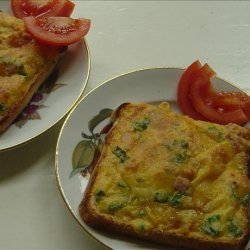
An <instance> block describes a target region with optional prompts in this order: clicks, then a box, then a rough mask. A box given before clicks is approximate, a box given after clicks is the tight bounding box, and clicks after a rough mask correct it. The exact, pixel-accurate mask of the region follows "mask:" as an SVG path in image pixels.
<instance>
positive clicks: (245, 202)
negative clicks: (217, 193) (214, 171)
mask: <svg viewBox="0 0 250 250" xmlns="http://www.w3.org/2000/svg"><path fill="white" fill-rule="evenodd" d="M231 190H232V195H233V197H234V199H235V200H236V201H237V202H239V203H240V204H242V205H243V206H248V205H249V203H250V193H247V194H246V195H244V196H243V197H241V196H240V195H239V194H238V193H237V192H236V188H235V186H232V188H231Z"/></svg>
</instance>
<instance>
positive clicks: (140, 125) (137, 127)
mask: <svg viewBox="0 0 250 250" xmlns="http://www.w3.org/2000/svg"><path fill="white" fill-rule="evenodd" d="M149 124H150V119H149V118H144V119H143V120H142V121H140V122H137V121H134V122H133V123H132V127H133V129H134V131H138V132H142V131H144V130H145V129H147V128H148V126H149Z"/></svg>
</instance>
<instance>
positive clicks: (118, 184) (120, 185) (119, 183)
mask: <svg viewBox="0 0 250 250" xmlns="http://www.w3.org/2000/svg"><path fill="white" fill-rule="evenodd" d="M117 186H118V187H120V188H126V187H127V186H126V184H124V183H123V182H118V183H117Z"/></svg>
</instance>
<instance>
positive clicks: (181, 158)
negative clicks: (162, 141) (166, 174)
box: [174, 153, 187, 163]
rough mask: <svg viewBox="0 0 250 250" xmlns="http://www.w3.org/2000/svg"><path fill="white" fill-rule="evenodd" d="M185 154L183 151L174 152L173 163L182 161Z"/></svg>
mask: <svg viewBox="0 0 250 250" xmlns="http://www.w3.org/2000/svg"><path fill="white" fill-rule="evenodd" d="M186 157H187V155H186V154H185V153H183V154H176V155H175V157H174V162H175V163H182V162H184V161H185V159H186Z"/></svg>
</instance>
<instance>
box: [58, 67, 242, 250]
mask: <svg viewBox="0 0 250 250" xmlns="http://www.w3.org/2000/svg"><path fill="white" fill-rule="evenodd" d="M182 73H183V69H178V68H153V69H144V70H139V71H134V72H130V73H127V74H124V75H121V76H118V77H116V78H113V79H111V80H109V81H107V82H105V83H104V84H102V85H100V86H99V87H97V88H96V89H94V90H93V91H92V92H90V93H89V94H88V95H87V96H86V97H84V98H83V100H82V101H81V102H80V104H79V105H77V107H76V108H75V109H74V110H72V111H71V112H70V114H69V116H68V117H67V119H66V121H65V123H64V125H63V128H62V130H61V133H60V136H59V139H58V143H57V150H56V159H55V161H56V163H55V167H56V177H57V181H58V185H59V189H60V191H61V193H62V196H63V198H64V200H65V202H66V205H67V207H68V208H69V210H70V211H71V213H72V215H73V216H74V217H75V219H76V220H77V221H78V222H79V223H80V224H81V225H82V226H83V228H85V229H86V230H87V231H88V232H89V233H90V234H91V235H92V236H93V237H94V238H96V239H97V240H98V241H100V242H101V243H103V244H104V245H105V246H107V247H109V248H111V249H119V250H127V249H130V250H132V249H166V250H170V249H173V248H170V247H168V248H166V247H162V246H157V245H155V244H150V243H146V242H145V241H139V240H138V241H137V240H132V239H131V238H130V239H127V238H126V237H121V236H117V235H112V234H106V233H104V232H100V231H97V230H94V229H92V228H90V227H88V226H87V225H86V224H85V223H84V222H83V221H82V219H81V218H80V216H79V214H78V206H79V204H80V202H81V200H82V198H83V193H84V190H85V188H86V186H87V183H88V178H87V177H83V176H82V175H80V174H75V175H74V176H72V177H70V175H71V173H72V160H73V159H72V155H73V151H74V149H75V147H76V145H77V144H78V143H79V142H80V141H81V140H82V139H83V138H82V133H85V134H88V132H89V121H91V120H92V118H93V117H95V116H96V115H97V114H99V112H100V111H101V110H103V109H115V108H117V107H118V106H119V105H120V104H122V103H124V102H161V101H168V102H170V104H171V107H172V109H173V110H175V111H177V112H179V109H178V107H177V105H176V90H177V84H178V82H179V79H180V76H181V74H182ZM213 83H214V85H215V86H216V88H217V89H218V90H238V91H239V89H237V88H236V87H234V86H233V85H231V84H229V83H227V82H226V81H223V80H221V79H219V78H216V79H214V80H213ZM92 121H93V120H92ZM104 124H105V120H104ZM104 124H103V125H104ZM175 249H176V248H175Z"/></svg>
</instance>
